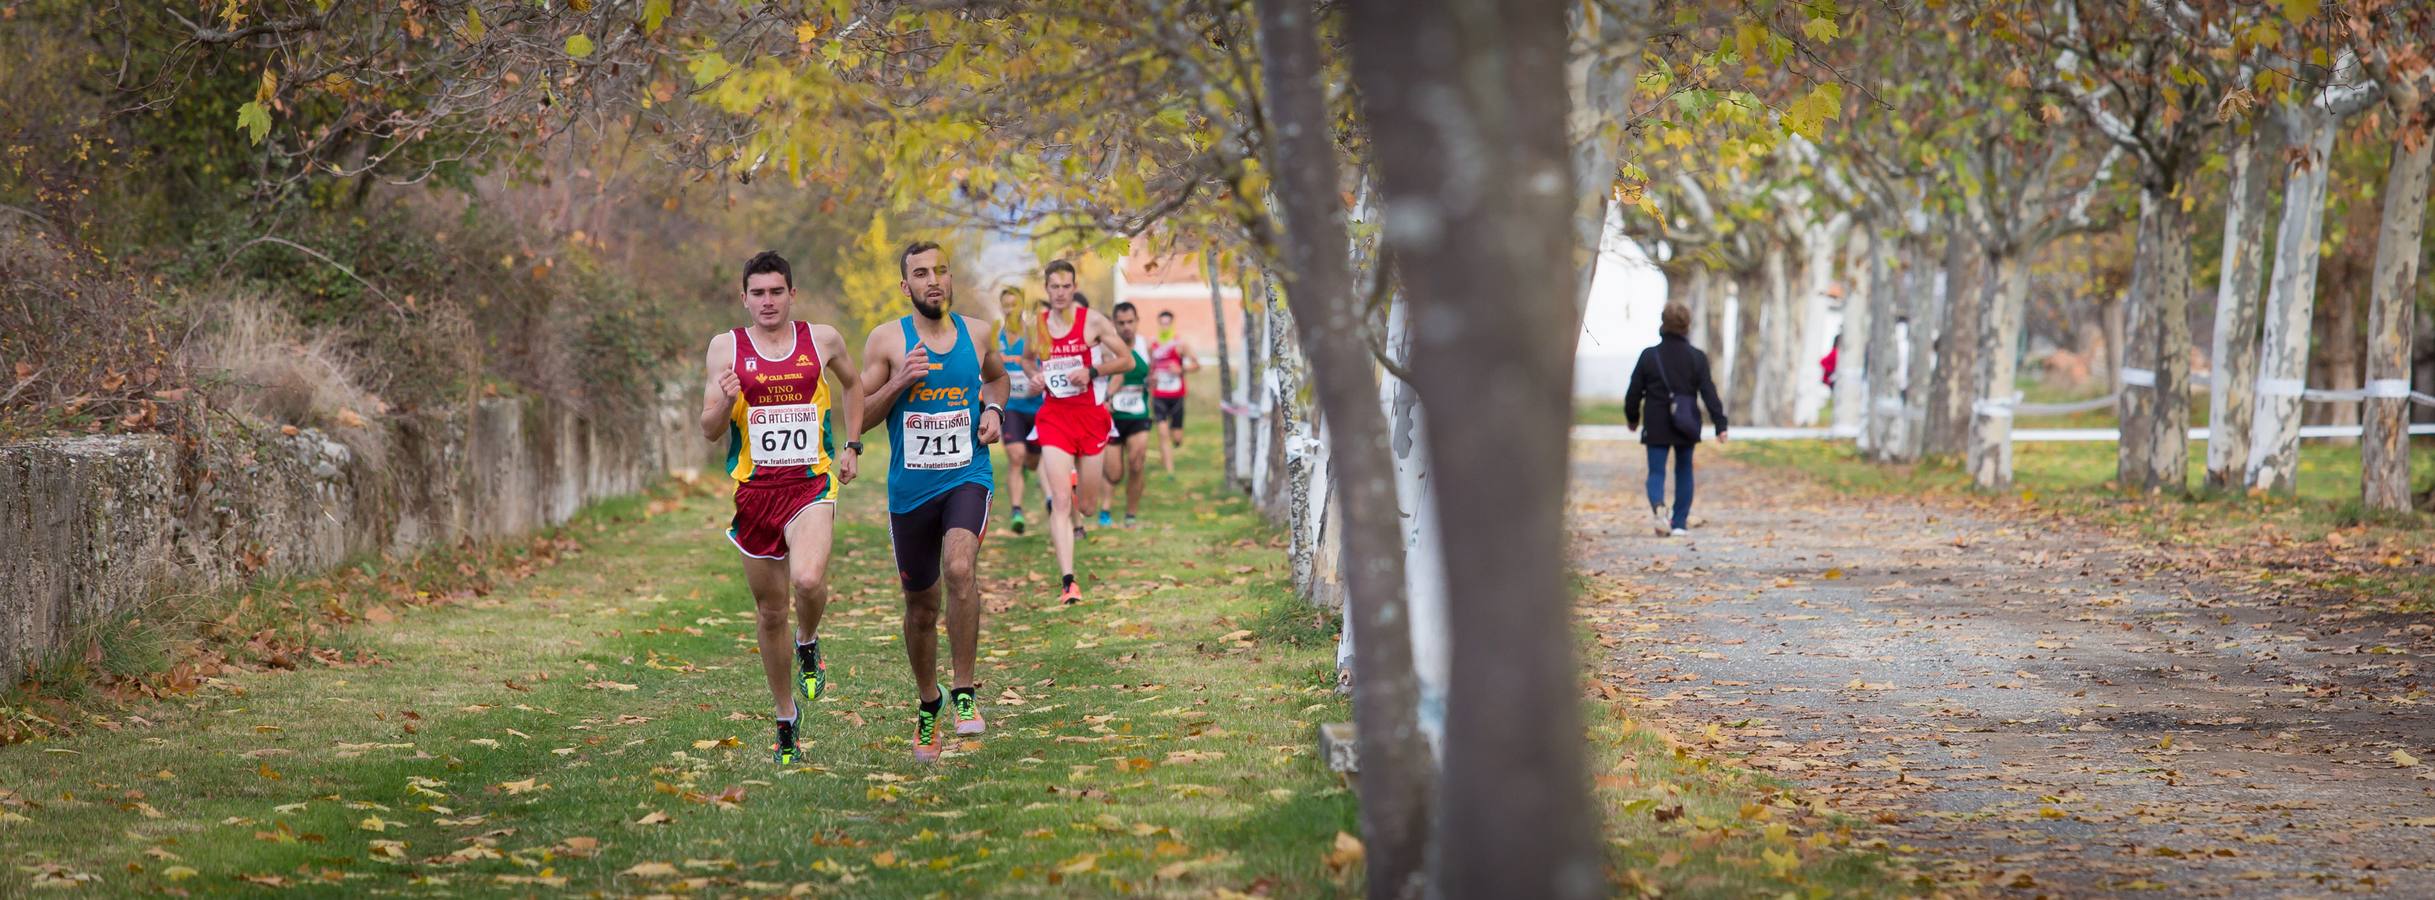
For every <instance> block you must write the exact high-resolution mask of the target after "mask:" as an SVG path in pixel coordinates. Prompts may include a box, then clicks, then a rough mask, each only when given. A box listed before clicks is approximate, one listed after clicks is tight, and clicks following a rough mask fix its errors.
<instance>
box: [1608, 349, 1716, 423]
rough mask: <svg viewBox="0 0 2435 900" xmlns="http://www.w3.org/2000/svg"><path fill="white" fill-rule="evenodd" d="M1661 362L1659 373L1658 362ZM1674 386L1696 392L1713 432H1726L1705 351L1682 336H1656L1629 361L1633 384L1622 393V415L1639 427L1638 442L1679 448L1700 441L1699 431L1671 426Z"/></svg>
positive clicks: (1714, 382)
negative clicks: (1635, 359)
mask: <svg viewBox="0 0 2435 900" xmlns="http://www.w3.org/2000/svg"><path fill="white" fill-rule="evenodd" d="M1660 360H1663V361H1664V370H1663V372H1662V374H1661V373H1660V371H1659V368H1658V366H1659V361H1660ZM1669 382H1671V383H1672V384H1673V386H1674V387H1676V388H1679V389H1682V390H1686V391H1696V392H1698V394H1697V396H1698V397H1699V398H1700V401H1701V402H1702V403H1704V404H1706V405H1707V407H1708V419H1709V420H1710V421H1713V422H1715V423H1716V433H1718V434H1723V433H1725V404H1724V402H1723V401H1721V400H1718V399H1717V398H1716V380H1715V379H1713V378H1711V377H1709V375H1708V354H1706V353H1702V352H1700V349H1699V348H1698V347H1694V346H1691V342H1690V341H1687V340H1684V339H1683V337H1682V336H1681V335H1677V334H1667V335H1660V336H1659V337H1658V341H1657V346H1654V347H1650V348H1649V349H1646V350H1642V351H1640V361H1639V362H1637V363H1633V364H1632V386H1631V387H1629V388H1626V389H1625V390H1624V392H1623V415H1624V418H1625V420H1627V421H1629V422H1631V423H1632V427H1634V428H1639V429H1640V442H1641V443H1643V444H1650V445H1654V446H1666V447H1680V446H1685V445H1688V444H1696V443H1699V432H1697V431H1693V432H1692V433H1690V434H1684V433H1682V431H1681V430H1680V429H1677V428H1675V427H1674V414H1673V412H1672V410H1673V408H1674V393H1673V391H1670V390H1668V389H1667V388H1666V385H1667V384H1668V383H1669Z"/></svg>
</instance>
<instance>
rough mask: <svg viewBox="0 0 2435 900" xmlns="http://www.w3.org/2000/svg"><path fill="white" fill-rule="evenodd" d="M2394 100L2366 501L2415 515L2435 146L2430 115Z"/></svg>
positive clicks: (2373, 325) (2370, 349) (2364, 469)
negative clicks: (2423, 286)
mask: <svg viewBox="0 0 2435 900" xmlns="http://www.w3.org/2000/svg"><path fill="white" fill-rule="evenodd" d="M2405 102H2406V101H2402V100H2400V99H2399V98H2398V97H2396V98H2395V101H2394V104H2393V105H2394V107H2395V111H2396V112H2397V113H2398V118H2399V119H2400V120H2401V128H2400V129H2399V130H2398V133H2397V135H2396V137H2395V138H2394V140H2393V164H2392V168H2391V169H2390V171H2388V172H2387V173H2386V174H2385V177H2384V217H2383V220H2382V221H2380V222H2379V223H2377V229H2376V274H2375V282H2374V288H2373V294H2372V299H2370V300H2369V303H2368V312H2367V404H2366V408H2365V416H2366V422H2365V423H2364V424H2365V425H2366V433H2365V435H2364V436H2363V440H2362V442H2361V446H2360V449H2359V491H2360V500H2361V501H2362V502H2363V503H2364V504H2365V505H2366V506H2367V508H2369V509H2387V510H2396V511H2407V510H2408V509H2409V508H2410V400H2409V392H2410V347H2411V339H2410V338H2411V335H2410V326H2411V325H2412V324H2413V320H2414V319H2416V318H2417V315H2416V313H2417V310H2416V309H2414V308H2413V307H2415V306H2416V302H2415V301H2416V300H2417V293H2418V291H2417V288H2418V255H2419V238H2420V237H2421V235H2422V234H2423V229H2424V227H2425V224H2426V212H2427V174H2428V168H2429V165H2430V163H2435V140H2430V135H2429V134H2428V133H2427V126H2428V122H2427V116H2426V110H2425V108H2424V107H2423V106H2421V105H2420V104H2419V103H2406V105H2405Z"/></svg>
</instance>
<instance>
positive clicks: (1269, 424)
mask: <svg viewBox="0 0 2435 900" xmlns="http://www.w3.org/2000/svg"><path fill="white" fill-rule="evenodd" d="M1261 284H1262V287H1263V290H1264V291H1265V292H1266V293H1265V295H1264V296H1263V297H1262V298H1261V301H1262V302H1263V303H1266V304H1267V306H1268V313H1267V315H1265V316H1263V317H1262V319H1263V320H1264V321H1263V322H1262V323H1261V330H1262V334H1261V340H1262V341H1263V342H1264V343H1265V344H1266V345H1267V347H1268V353H1267V356H1268V359H1267V362H1268V364H1267V365H1266V366H1265V367H1264V368H1265V369H1266V370H1267V371H1266V372H1265V373H1264V375H1265V377H1263V378H1262V379H1261V390H1262V391H1264V392H1265V393H1264V395H1263V396H1262V399H1261V403H1262V406H1263V408H1265V409H1266V410H1267V412H1268V418H1267V420H1266V422H1265V426H1264V427H1263V428H1262V429H1261V434H1260V440H1261V443H1262V445H1263V447H1262V452H1261V456H1260V470H1259V474H1258V481H1259V482H1260V484H1261V485H1262V487H1261V490H1260V494H1259V501H1260V513H1261V514H1262V515H1264V516H1266V517H1267V518H1268V521H1270V522H1272V523H1277V524H1283V523H1284V522H1285V521H1286V516H1287V513H1288V509H1289V508H1288V507H1287V506H1286V504H1287V503H1288V502H1290V500H1291V495H1290V494H1289V493H1288V492H1287V489H1286V488H1287V484H1288V483H1289V481H1290V478H1289V472H1290V465H1289V460H1290V459H1291V458H1292V443H1291V442H1292V439H1293V436H1294V420H1295V419H1296V418H1297V410H1298V406H1299V404H1300V402H1301V401H1300V399H1299V397H1300V391H1301V383H1302V382H1301V378H1300V375H1299V373H1300V371H1301V368H1302V364H1301V351H1299V350H1296V349H1295V348H1294V345H1293V340H1292V338H1291V336H1292V334H1293V326H1294V320H1293V315H1292V314H1291V313H1290V311H1288V310H1287V309H1285V307H1284V306H1283V305H1281V304H1280V303H1279V302H1278V301H1279V298H1278V292H1277V277H1276V275H1275V274H1273V273H1271V274H1269V275H1268V276H1267V277H1265V278H1262V279H1261Z"/></svg>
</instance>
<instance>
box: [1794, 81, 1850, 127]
mask: <svg viewBox="0 0 2435 900" xmlns="http://www.w3.org/2000/svg"><path fill="white" fill-rule="evenodd" d="M1842 115H1843V85H1842V84H1840V83H1838V82H1833V81H1824V82H1819V83H1818V84H1816V85H1814V86H1812V87H1811V88H1810V89H1809V92H1808V93H1806V94H1803V95H1801V99H1798V100H1795V101H1793V102H1792V103H1791V104H1790V105H1787V106H1785V107H1784V116H1783V122H1784V130H1785V131H1788V132H1791V133H1793V134H1797V135H1800V136H1802V137H1805V138H1808V139H1810V140H1813V141H1815V140H1818V139H1820V138H1821V137H1823V136H1824V135H1825V133H1826V122H1827V120H1829V119H1835V118H1840V117H1841V116H1842Z"/></svg>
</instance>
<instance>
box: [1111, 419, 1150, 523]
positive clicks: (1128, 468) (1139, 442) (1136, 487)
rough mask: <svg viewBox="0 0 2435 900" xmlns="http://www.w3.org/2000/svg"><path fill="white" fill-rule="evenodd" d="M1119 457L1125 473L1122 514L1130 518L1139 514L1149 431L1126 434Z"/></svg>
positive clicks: (1146, 462)
mask: <svg viewBox="0 0 2435 900" xmlns="http://www.w3.org/2000/svg"><path fill="white" fill-rule="evenodd" d="M1121 458H1122V460H1123V462H1124V465H1123V466H1122V469H1121V471H1122V472H1123V473H1124V475H1125V479H1124V482H1125V486H1124V514H1125V518H1127V519H1130V518H1133V517H1134V516H1138V515H1140V514H1141V492H1142V488H1143V487H1144V486H1143V484H1142V483H1141V475H1142V471H1143V470H1144V469H1147V468H1148V467H1149V465H1150V433H1149V432H1147V431H1136V432H1134V433H1133V434H1131V435H1129V436H1127V437H1126V438H1125V439H1124V452H1123V454H1122V457H1121ZM1110 468H1117V467H1114V466H1111V467H1110Z"/></svg>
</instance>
